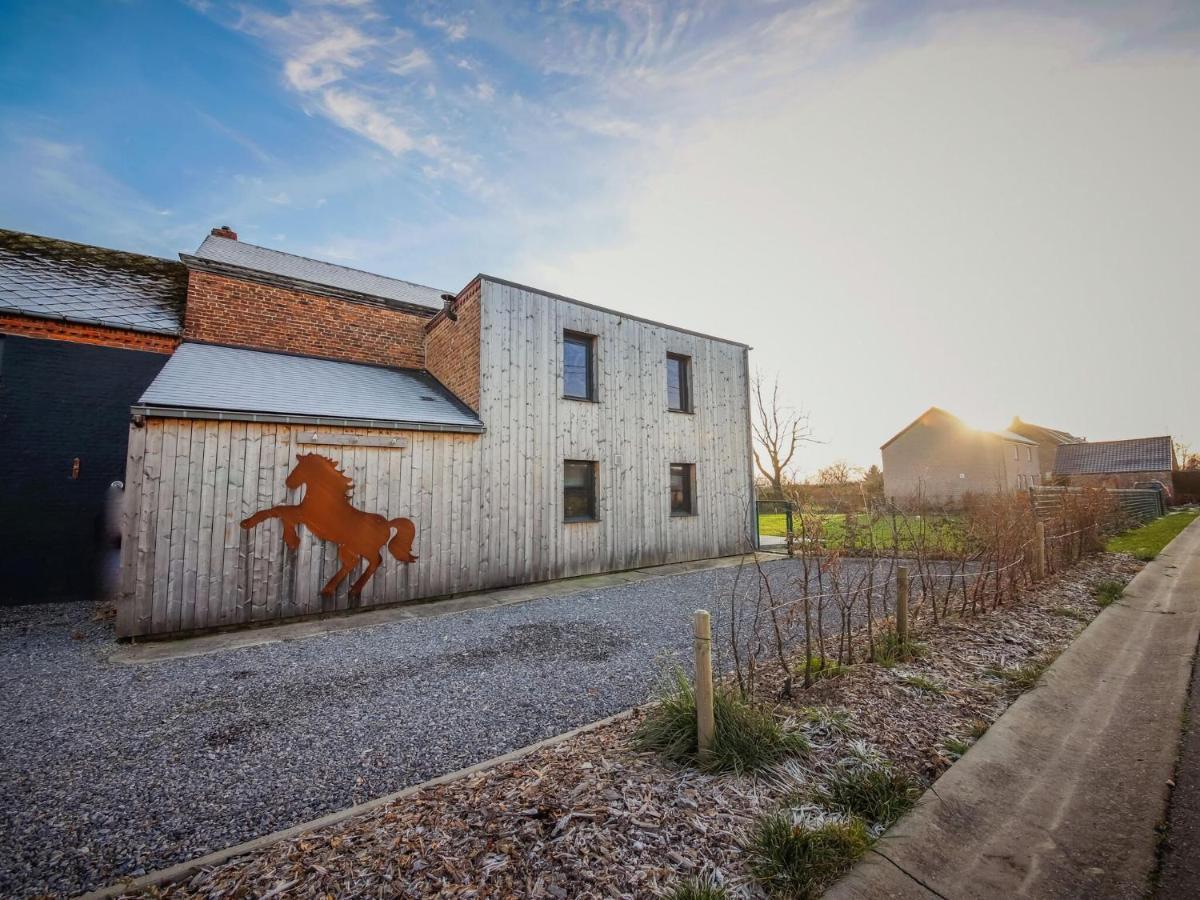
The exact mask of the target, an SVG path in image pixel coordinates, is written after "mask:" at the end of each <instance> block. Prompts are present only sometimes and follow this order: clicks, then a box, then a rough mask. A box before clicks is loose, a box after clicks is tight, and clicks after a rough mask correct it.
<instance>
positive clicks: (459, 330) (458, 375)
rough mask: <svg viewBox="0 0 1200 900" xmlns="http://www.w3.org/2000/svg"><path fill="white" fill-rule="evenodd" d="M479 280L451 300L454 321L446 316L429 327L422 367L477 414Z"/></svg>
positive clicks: (442, 316)
mask: <svg viewBox="0 0 1200 900" xmlns="http://www.w3.org/2000/svg"><path fill="white" fill-rule="evenodd" d="M479 290H480V288H479V279H476V280H475V281H473V282H471V283H470V284H469V285H467V286H466V287H465V288H464V289H463V291H462V293H461V294H459V295H458V296H457V297H456V298H455V300H454V309H455V312H456V313H457V314H458V319H457V321H455V320H452V319H450V318H448V317H447V316H445V315H440V314H439V315H438V317H437V318H436V319H435V320H434V321H432V322H430V323H429V335H428V337H427V338H426V340H425V367H426V368H427V369H428V370H429V373H430V374H431V375H433V377H434V378H436V379H437V380H438V381H440V382H441V383H442V384H444V385H445V386H446V387H448V388H449V389H450V390H451V391H453V392H454V393H455V395H456V396H457V397H458V398H459V399H460V400H462V401H463V402H464V403H466V404H467V405H468V406H469V407H471V409H473V410H475V412H479V304H480V299H479Z"/></svg>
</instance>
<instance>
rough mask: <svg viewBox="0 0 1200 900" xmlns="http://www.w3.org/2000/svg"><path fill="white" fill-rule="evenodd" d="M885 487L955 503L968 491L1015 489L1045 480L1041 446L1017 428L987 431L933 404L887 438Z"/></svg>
mask: <svg viewBox="0 0 1200 900" xmlns="http://www.w3.org/2000/svg"><path fill="white" fill-rule="evenodd" d="M880 450H881V451H882V454H883V484H884V492H885V494H886V496H887V497H888V498H889V499H892V500H897V501H902V500H904V499H907V498H912V497H916V496H918V495H920V496H922V497H924V498H925V499H928V500H930V501H933V502H939V503H955V502H958V501H961V500H962V499H963V498H964V497H965V496H966V495H967V494H973V493H974V494H980V493H994V492H997V491H1015V490H1021V489H1023V488H1029V487H1032V486H1033V485H1035V484H1037V483H1038V482H1039V480H1040V476H1039V468H1038V465H1039V464H1038V455H1037V450H1038V445H1037V443H1036V442H1034V441H1032V440H1030V439H1029V438H1027V437H1024V436H1023V435H1020V434H1016V433H1014V432H1011V431H981V430H979V429H976V428H972V427H970V426H969V425H967V424H966V423H965V422H963V421H962V419H960V418H958V417H957V416H955V415H952V414H951V413H948V412H946V410H944V409H939V408H938V407H936V406H931V407H930V408H929V409H927V410H926V411H925V412H923V413H921V415H919V416H918V417H917V418H916V419H914V420H913V421H912V422H911V423H909V424H908V425H907V426H905V427H904V428H903V429H901V430H900V431H899V432H898V433H897V434H896V435H895V436H894V437H892V438H891V439H890V440H889V441H888V442H887V443H885V444H884V445H883V446H882V447H881V448H880Z"/></svg>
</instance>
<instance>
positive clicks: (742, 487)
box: [118, 280, 750, 635]
mask: <svg viewBox="0 0 1200 900" xmlns="http://www.w3.org/2000/svg"><path fill="white" fill-rule="evenodd" d="M482 300H483V302H482V322H481V348H480V354H481V360H480V362H481V366H480V369H481V372H480V375H481V394H482V397H481V403H480V406H481V408H480V417H481V419H482V420H483V422H484V424H485V426H486V428H487V431H486V432H485V433H484V434H482V435H468V434H443V433H436V432H405V433H404V436H405V437H406V438H407V441H408V444H407V446H406V447H404V448H402V449H396V448H383V447H362V446H344V445H343V446H336V445H333V446H319V447H318V446H313V445H311V444H300V443H298V440H297V439H298V437H299V435H300V433H301V432H302V431H304V430H311V428H310V427H308V426H301V425H283V424H278V425H276V424H257V423H245V422H214V421H199V420H188V419H153V418H152V419H149V420H147V421H146V423H145V425H144V427H140V428H138V427H133V428H131V430H130V442H129V460H128V473H127V476H126V477H127V480H126V484H127V489H126V500H127V504H128V506H127V517H126V538H125V542H124V549H123V554H124V555H123V569H122V580H121V593H122V596H121V602H120V604H119V608H118V633H119V634H121V635H148V634H166V633H171V632H175V631H184V630H191V629H202V628H212V627H219V626H223V625H235V624H241V623H247V622H270V621H274V620H279V619H283V618H292V617H295V616H303V615H311V614H315V613H322V612H330V611H333V610H342V609H347V608H349V606H350V600H349V595H348V591H347V588H348V587H349V584H350V582H351V581H352V580H353V578H354V577H356V575H357V573H355V575H352V576H351V578H349V579H347V580H346V581H345V582H344V583H343V584H342V585H341V586H340V588H339V590H338V592H337V595H336V597H335V598H333V599H332V600H323V599H322V598H321V596H320V589H321V587H322V585H324V583H325V582H326V581H327V580H328V579H329V578H330V577H331V576H332V575H333V573H334V572H335V571H336V570H337V568H338V559H337V548H336V546H334V545H332V544H325V543H322V542H320V541H317V540H316V539H315V538H314V537H313V536H312V534H311V533H309V532H308V530H307V529H305V528H301V529H300V539H301V543H300V548H299V550H298V551H296V552H294V553H293V552H291V551H289V550H287V549H286V548H285V546H284V544H283V537H282V526H281V524H280V522H279V521H278V520H275V519H273V520H269V521H267V522H264V523H262V524H260V525H259V526H258V527H257V528H255V529H254V530H253V531H245V530H243V529H242V528H241V527H240V524H239V523H240V522H241V520H242V519H243V518H245V517H247V516H249V515H250V514H252V513H254V512H256V511H258V510H259V509H263V508H266V507H269V506H273V505H278V504H282V503H296V502H298V501H299V499H300V497H299V494H298V492H295V491H289V490H288V489H287V487H286V485H285V483H284V479H285V478H286V477H287V474H288V472H289V471H291V469H292V467H293V465H294V464H295V459H296V456H297V454H300V453H308V452H318V453H321V454H324V455H326V456H329V457H330V458H332V459H334V460H335V461H336V462H337V463H338V464H339V466H341V468H342V469H343V471H345V472H346V473H347V474H348V475H350V476H351V477H352V478H353V479H354V482H355V487H354V492H353V500H352V502H353V504H354V505H355V506H356V507H358V508H359V509H363V510H366V511H368V512H375V513H380V514H381V515H383V516H385V517H387V518H389V519H390V518H394V517H397V516H406V517H408V518H410V519H412V520H413V522H414V523H415V525H416V529H417V534H416V539H415V541H414V546H413V550H414V552H415V553H416V554H417V555H418V557H419V559H418V561H417V562H416V563H413V564H409V565H405V564H402V563H399V562H397V561H396V560H395V559H393V558H392V557H391V556H390V555H389V554H388V553H387V552H386V550H385V551H384V564H383V566H382V567H381V568H380V569H379V571H378V572H377V573H376V574H375V577H374V578H372V579H371V581H369V582H368V583H367V586H366V588H365V589H364V591H363V594H362V597H361V598H360V600H359V601H358V605H359V606H362V607H368V606H373V605H378V604H384V603H395V602H399V601H404V600H412V599H417V598H422V597H438V596H444V595H447V594H453V593H460V592H464V591H473V590H480V589H484V588H489V587H499V586H504V585H510V584H519V583H524V582H531V581H541V580H546V579H551V578H561V577H567V576H571V575H581V574H591V573H596V572H604V571H616V570H621V569H629V568H635V567H638V566H646V565H655V564H660V563H669V562H678V561H682V560H690V559H703V558H708V557H714V556H720V555H724V554H729V553H735V552H737V551H739V550H740V549H742V547H743V542H744V540H745V538H746V534H747V523H748V521H749V509H750V459H749V456H748V444H747V437H746V435H747V429H748V427H749V418H748V416H749V408H748V385H747V383H746V360H745V353H746V351H745V349H744V348H742V347H739V346H736V345H733V344H727V343H724V342H720V341H714V340H711V339H707V338H701V337H697V336H694V335H690V334H686V333H683V332H678V331H674V330H672V329H669V328H665V327H661V326H655V325H650V324H647V323H644V322H640V321H637V320H634V319H629V318H625V317H621V316H618V315H615V314H612V313H606V312H602V311H599V310H594V309H591V308H588V307H585V306H581V305H578V304H574V303H570V302H568V301H564V300H559V299H556V298H553V297H547V296H545V295H542V294H537V293H533V292H530V291H526V290H522V289H519V288H515V287H510V286H507V285H500V284H496V283H494V282H490V281H486V280H485V281H484V284H483V298H482ZM564 330H571V331H579V332H584V333H587V334H592V335H595V336H596V363H597V366H596V381H597V391H598V402H596V403H586V402H580V401H576V400H565V399H562V333H563V331H564ZM668 352H671V353H682V354H686V355H688V356H690V357H691V359H692V366H691V373H692V396H693V405H694V408H695V411H694V413H693V414H690V415H689V414H681V413H670V412H668V411H667V388H666V382H667V375H666V354H667V353H668ZM345 433H346V434H364V435H365V434H387V435H393V436H394V435H395V434H396V432H385V431H380V430H372V429H345ZM564 459H588V460H594V461H596V463H597V464H598V478H597V504H596V506H597V521H595V522H581V523H569V524H568V523H564V522H563V506H562V503H563V500H562V464H563V460H564ZM671 463H693V464H694V465H695V467H696V468H695V472H696V489H695V498H696V509H697V515H694V516H686V517H672V516H671V515H670V499H669V484H670V477H669V471H670V470H669V467H670V464H671ZM360 571H361V570H360Z"/></svg>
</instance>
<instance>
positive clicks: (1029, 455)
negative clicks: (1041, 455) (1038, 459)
mask: <svg viewBox="0 0 1200 900" xmlns="http://www.w3.org/2000/svg"><path fill="white" fill-rule="evenodd" d="M1025 459H1026V460H1028V461H1029V462H1033V448H1032V447H1026V448H1025Z"/></svg>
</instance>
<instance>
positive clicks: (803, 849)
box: [746, 813, 871, 900]
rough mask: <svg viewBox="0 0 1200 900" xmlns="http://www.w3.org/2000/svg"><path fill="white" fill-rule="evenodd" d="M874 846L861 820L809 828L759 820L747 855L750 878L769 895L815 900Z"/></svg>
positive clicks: (785, 818)
mask: <svg viewBox="0 0 1200 900" xmlns="http://www.w3.org/2000/svg"><path fill="white" fill-rule="evenodd" d="M870 846H871V836H870V835H869V834H868V833H867V829H866V826H865V825H864V824H863V823H862V822H861V821H859V820H857V819H851V820H850V821H848V822H828V823H826V824H824V825H819V826H816V827H811V826H807V825H796V824H793V822H792V820H791V817H790V816H789V815H787V814H786V813H774V814H771V815H768V816H764V817H763V818H761V819H759V821H758V823H757V825H756V826H755V828H754V831H753V832H752V834H751V836H750V840H749V842H748V843H747V845H746V851H747V855H748V857H749V860H748V861H749V868H750V874H751V877H753V878H754V880H755V881H756V882H757V883H758V885H759V886H760V887H762V888H763V889H764V890H765V891H766V892H767V893H768V894H769V895H771V896H773V897H789V898H796V900H815V898H817V897H819V896H821V893H822V892H823V891H824V890H825V888H827V887H828V886H829V885H830V884H832V883H833V882H834V881H835V880H836V879H837V878H839V877H840V876H841V875H843V874H844V873H846V872H847V871H849V870H850V868H851V866H853V865H854V863H855V862H857V861H858V859H859V858H860V857H861V856H862V855H863V854H864V853H866V852H867V848H868V847H870Z"/></svg>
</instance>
